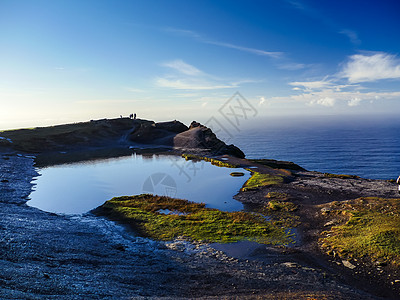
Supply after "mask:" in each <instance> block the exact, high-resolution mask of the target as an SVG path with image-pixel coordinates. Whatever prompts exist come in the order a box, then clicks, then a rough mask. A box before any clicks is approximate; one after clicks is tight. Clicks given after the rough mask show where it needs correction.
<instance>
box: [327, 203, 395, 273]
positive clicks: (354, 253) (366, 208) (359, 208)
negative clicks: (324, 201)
mask: <svg viewBox="0 0 400 300" xmlns="http://www.w3.org/2000/svg"><path fill="white" fill-rule="evenodd" d="M330 215H336V216H345V217H346V219H345V220H344V222H343V224H340V225H338V226H333V227H332V228H331V230H329V231H325V232H324V233H323V236H324V237H323V238H321V239H320V242H321V244H322V248H323V249H324V250H325V251H326V252H327V253H328V254H333V252H335V253H337V254H338V255H339V256H341V257H349V258H361V257H365V258H368V259H370V260H372V261H376V260H380V261H382V260H383V261H385V262H391V263H393V264H394V265H396V266H400V226H399V225H400V199H382V198H373V197H369V198H359V199H356V200H351V201H345V202H341V203H337V202H335V203H334V205H331V212H330Z"/></svg>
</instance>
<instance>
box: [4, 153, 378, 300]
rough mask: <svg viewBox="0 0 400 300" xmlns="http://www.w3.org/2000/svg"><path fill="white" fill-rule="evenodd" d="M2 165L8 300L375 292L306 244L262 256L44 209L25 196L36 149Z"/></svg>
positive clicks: (338, 296) (6, 159) (298, 296)
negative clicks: (318, 263) (307, 253)
mask: <svg viewBox="0 0 400 300" xmlns="http://www.w3.org/2000/svg"><path fill="white" fill-rule="evenodd" d="M0 170H1V181H2V182H1V183H0V184H1V186H0V187H1V192H0V237H1V238H0V270H1V272H0V298H2V299H43V298H45V299H132V298H140V297H142V298H143V297H151V298H157V297H169V298H194V297H200V298H214V299H215V298H221V297H240V298H244V299H246V298H248V299H251V298H253V297H257V296H259V297H262V298H269V299H271V298H273V297H277V296H279V297H280V298H283V299H302V298H303V299H307V297H309V296H310V295H311V296H314V297H320V298H324V299H375V297H374V296H371V295H370V294H367V293H365V292H362V291H360V290H358V289H355V288H352V287H351V286H349V285H346V284H345V282H343V281H342V279H340V278H338V277H337V276H336V275H335V274H334V273H330V272H329V271H327V270H324V269H321V268H319V267H315V265H314V264H310V263H309V262H307V261H305V260H302V259H299V258H298V256H297V254H296V251H286V250H285V249H281V250H279V248H277V249H274V250H269V248H263V249H258V250H257V253H254V255H255V256H256V257H257V258H259V259H254V260H253V259H250V260H247V259H236V258H233V257H230V256H228V255H226V254H224V253H223V252H221V251H217V250H215V249H214V248H212V247H211V246H209V245H207V244H202V243H194V242H190V241H185V240H183V239H177V240H175V241H172V242H168V243H162V242H156V241H152V240H148V239H144V238H140V237H137V236H135V235H134V234H133V233H131V232H127V231H126V230H125V229H124V228H123V227H121V226H119V225H116V224H115V223H113V222H111V221H108V220H105V219H101V218H97V217H94V216H92V215H90V214H88V215H85V216H79V217H77V216H75V217H74V216H62V215H56V214H51V213H46V212H43V211H40V210H38V209H35V208H32V207H29V206H27V205H25V201H26V200H27V196H28V195H29V193H30V191H31V188H32V184H31V180H32V178H33V177H34V176H35V175H36V173H35V170H34V168H33V158H31V157H26V156H22V155H20V156H18V155H16V154H10V155H4V154H1V155H0ZM55 197H56V195H55ZM263 258H264V259H263ZM265 258H268V259H265Z"/></svg>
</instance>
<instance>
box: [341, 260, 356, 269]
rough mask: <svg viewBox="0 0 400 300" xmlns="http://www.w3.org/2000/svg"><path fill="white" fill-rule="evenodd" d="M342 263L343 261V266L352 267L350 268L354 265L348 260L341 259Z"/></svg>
mask: <svg viewBox="0 0 400 300" xmlns="http://www.w3.org/2000/svg"><path fill="white" fill-rule="evenodd" d="M342 263H343V266H345V267H346V268H349V269H352V270H353V269H354V268H355V267H356V266H355V265H353V264H352V263H351V262H349V261H348V260H342Z"/></svg>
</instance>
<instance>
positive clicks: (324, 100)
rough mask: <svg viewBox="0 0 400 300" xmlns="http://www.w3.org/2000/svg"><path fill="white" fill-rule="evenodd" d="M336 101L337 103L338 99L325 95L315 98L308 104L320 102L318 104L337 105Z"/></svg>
mask: <svg viewBox="0 0 400 300" xmlns="http://www.w3.org/2000/svg"><path fill="white" fill-rule="evenodd" d="M335 103H336V99H334V98H331V97H325V98H319V99H313V100H311V101H310V102H309V103H308V104H310V105H315V104H318V105H322V106H328V107H332V106H334V105H335Z"/></svg>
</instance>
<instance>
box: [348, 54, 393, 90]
mask: <svg viewBox="0 0 400 300" xmlns="http://www.w3.org/2000/svg"><path fill="white" fill-rule="evenodd" d="M340 75H341V76H342V77H343V78H347V79H348V81H349V82H350V83H358V82H372V81H377V80H382V79H400V60H399V59H398V58H397V57H396V56H394V55H390V54H387V53H375V54H371V55H364V54H356V55H352V56H350V61H349V62H348V63H347V64H346V65H345V66H344V68H343V70H342V72H341V74H340Z"/></svg>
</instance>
